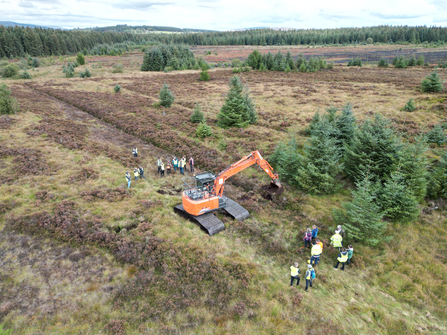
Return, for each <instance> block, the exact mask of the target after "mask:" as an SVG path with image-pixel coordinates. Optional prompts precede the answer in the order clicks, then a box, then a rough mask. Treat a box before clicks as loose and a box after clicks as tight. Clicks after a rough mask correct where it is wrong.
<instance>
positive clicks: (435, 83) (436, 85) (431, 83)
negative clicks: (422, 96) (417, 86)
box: [421, 72, 443, 93]
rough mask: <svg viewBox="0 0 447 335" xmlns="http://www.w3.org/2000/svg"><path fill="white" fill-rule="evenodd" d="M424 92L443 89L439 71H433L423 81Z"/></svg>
mask: <svg viewBox="0 0 447 335" xmlns="http://www.w3.org/2000/svg"><path fill="white" fill-rule="evenodd" d="M421 87H422V91H423V92H433V93H435V92H439V91H442V89H443V87H442V81H441V78H439V75H438V73H437V72H432V74H430V75H429V76H427V77H426V78H425V79H424V80H422V82H421Z"/></svg>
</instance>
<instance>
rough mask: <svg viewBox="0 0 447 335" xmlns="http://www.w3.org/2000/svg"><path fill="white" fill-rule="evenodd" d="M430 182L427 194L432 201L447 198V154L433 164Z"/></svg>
mask: <svg viewBox="0 0 447 335" xmlns="http://www.w3.org/2000/svg"><path fill="white" fill-rule="evenodd" d="M428 180H429V182H428V187H427V194H428V196H429V197H430V199H438V198H447V152H444V154H443V156H442V157H441V158H440V160H439V162H435V163H434V164H433V167H432V169H431V171H430V174H429V178H428Z"/></svg>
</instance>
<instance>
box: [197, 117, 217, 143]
mask: <svg viewBox="0 0 447 335" xmlns="http://www.w3.org/2000/svg"><path fill="white" fill-rule="evenodd" d="M212 135H213V129H212V128H211V127H210V126H208V125H207V124H206V120H205V119H203V120H202V122H200V124H199V125H198V126H197V129H196V136H197V137H200V138H205V137H209V136H212Z"/></svg>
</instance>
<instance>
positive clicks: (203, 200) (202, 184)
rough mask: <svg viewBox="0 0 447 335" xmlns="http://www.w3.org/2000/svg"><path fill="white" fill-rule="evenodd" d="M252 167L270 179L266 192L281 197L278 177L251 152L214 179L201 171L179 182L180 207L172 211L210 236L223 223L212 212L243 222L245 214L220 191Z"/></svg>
mask: <svg viewBox="0 0 447 335" xmlns="http://www.w3.org/2000/svg"><path fill="white" fill-rule="evenodd" d="M254 164H258V165H259V167H260V168H261V169H262V170H264V171H265V172H266V173H267V174H268V175H269V176H270V178H272V182H271V183H270V186H269V191H270V192H269V193H270V194H272V193H273V194H281V193H282V192H283V191H284V189H283V187H282V185H281V183H280V181H279V179H278V175H277V174H274V173H273V169H272V167H271V166H270V164H269V163H268V162H267V161H266V160H265V159H264V158H262V156H261V154H260V153H259V151H253V152H252V153H251V154H249V155H247V156H245V157H243V158H241V159H240V160H239V161H237V162H236V163H234V164H232V165H231V166H229V167H228V168H226V169H225V170H223V171H222V172H220V173H219V174H218V175H217V176H216V175H214V174H212V173H210V172H203V173H199V174H196V175H195V176H194V178H189V179H188V178H184V179H182V181H183V188H184V191H183V193H182V204H181V205H178V206H175V207H174V210H175V212H176V213H178V214H180V215H182V216H184V217H186V218H188V219H190V220H191V221H193V222H196V223H198V224H199V225H200V227H201V228H202V229H204V230H205V231H206V232H207V233H208V234H209V235H210V236H212V235H214V234H217V233H218V232H220V231H222V230H224V229H225V226H224V224H223V222H222V221H220V220H219V219H218V218H217V217H216V216H215V215H214V212H216V211H222V212H224V213H226V214H229V215H230V216H232V217H233V218H234V219H238V220H243V219H246V218H247V217H248V216H249V213H248V211H247V210H246V209H245V208H243V207H242V206H241V205H239V204H238V203H237V202H235V201H233V200H231V199H229V198H227V197H225V196H224V195H223V191H224V188H225V182H226V180H227V179H228V178H230V177H231V176H233V175H235V174H236V173H238V172H240V171H242V170H244V169H246V168H248V167H250V166H252V165H254Z"/></svg>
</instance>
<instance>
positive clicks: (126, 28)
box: [85, 24, 215, 34]
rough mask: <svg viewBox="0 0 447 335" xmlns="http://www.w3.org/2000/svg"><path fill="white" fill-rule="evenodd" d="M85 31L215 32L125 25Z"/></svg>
mask: <svg viewBox="0 0 447 335" xmlns="http://www.w3.org/2000/svg"><path fill="white" fill-rule="evenodd" d="M85 30H90V31H102V32H122V33H136V34H150V33H155V32H157V33H161V32H169V33H210V32H215V30H205V29H191V28H176V27H163V26H128V25H127V24H118V25H116V26H108V27H95V28H87V29H85Z"/></svg>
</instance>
